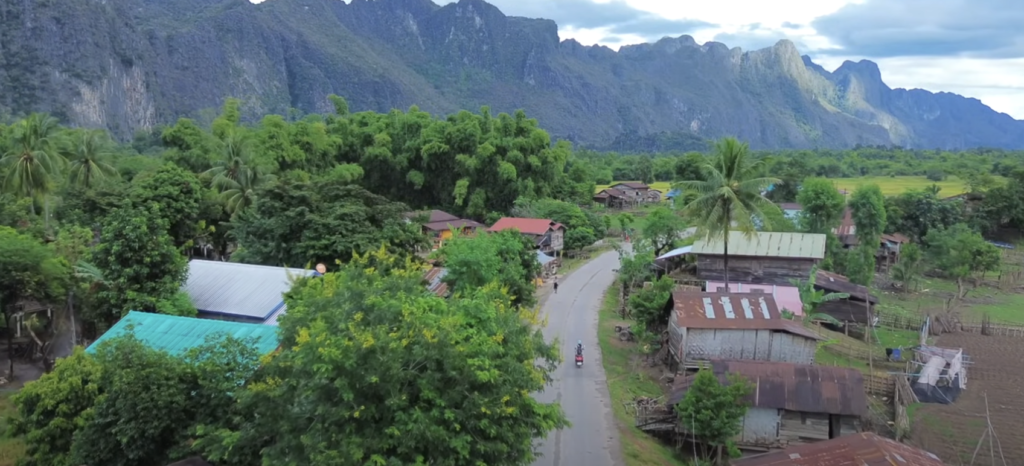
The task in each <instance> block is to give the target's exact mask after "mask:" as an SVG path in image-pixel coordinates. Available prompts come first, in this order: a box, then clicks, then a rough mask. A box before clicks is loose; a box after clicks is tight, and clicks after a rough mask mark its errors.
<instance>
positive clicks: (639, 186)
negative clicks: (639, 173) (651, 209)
mask: <svg viewBox="0 0 1024 466" xmlns="http://www.w3.org/2000/svg"><path fill="white" fill-rule="evenodd" d="M609 188H612V189H617V190H619V191H621V192H622V193H624V194H625V195H626V197H629V198H633V199H636V200H637V202H646V201H647V193H648V192H650V190H651V187H650V186H647V184H645V183H640V182H632V181H628V182H622V183H615V184H613V185H611V186H609Z"/></svg>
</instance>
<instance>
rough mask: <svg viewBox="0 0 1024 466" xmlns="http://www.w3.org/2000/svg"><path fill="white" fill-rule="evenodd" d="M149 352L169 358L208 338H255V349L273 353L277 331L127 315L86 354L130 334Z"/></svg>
mask: <svg viewBox="0 0 1024 466" xmlns="http://www.w3.org/2000/svg"><path fill="white" fill-rule="evenodd" d="M129 326H134V327H133V329H132V330H131V331H133V332H134V334H135V338H138V339H139V340H140V341H142V343H144V344H146V345H147V346H149V347H150V348H153V349H157V350H162V351H166V352H168V353H171V354H175V355H177V354H182V353H184V352H186V351H188V350H190V349H192V348H195V347H197V346H200V345H202V344H203V343H205V342H206V337H207V336H208V335H214V334H221V335H231V336H233V337H235V338H239V339H247V338H250V337H254V338H257V341H256V349H257V350H259V352H260V354H266V353H269V352H271V351H274V350H275V349H277V346H278V343H277V327H275V326H273V325H263V324H244V323H240V322H229V321H224V320H209V319H196V318H192V317H178V316H169V315H166V314H153V313H149V312H137V311H131V312H129V313H128V315H126V316H124V318H122V319H121V320H120V321H118V323H117V324H115V325H114V326H113V327H111V328H110V330H107V332H106V333H104V334H103V335H102V336H101V337H100V338H99V339H98V340H96V341H94V342H93V343H92V344H91V345H89V348H87V349H86V352H89V353H94V352H96V348H97V347H98V346H99V345H100V344H101V343H103V342H104V341H108V340H113V339H115V338H117V337H119V336H122V335H125V334H127V333H129V332H130V330H129V328H128V327H129Z"/></svg>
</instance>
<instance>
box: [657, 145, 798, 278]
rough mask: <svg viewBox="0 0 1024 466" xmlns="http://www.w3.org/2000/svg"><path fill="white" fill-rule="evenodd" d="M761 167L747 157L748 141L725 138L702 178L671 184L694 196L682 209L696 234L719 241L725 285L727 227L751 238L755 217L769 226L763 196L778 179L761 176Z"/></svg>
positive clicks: (770, 203)
mask: <svg viewBox="0 0 1024 466" xmlns="http://www.w3.org/2000/svg"><path fill="white" fill-rule="evenodd" d="M762 169H763V165H762V163H761V162H760V161H757V160H753V159H752V158H751V157H750V148H749V147H748V146H747V144H745V143H742V142H740V141H738V140H737V139H735V138H725V139H722V140H720V141H718V142H717V143H715V157H714V159H713V162H711V163H706V164H704V166H703V167H701V170H700V173H701V177H702V179H699V180H682V181H677V182H676V183H674V185H673V187H675V188H678V189H679V190H680V191H683V192H692V193H694V194H695V195H696V196H697V197H696V199H694V200H693V201H692V202H690V203H689V204H687V205H686V207H685V208H684V210H685V211H686V213H687V215H689V216H690V217H691V218H692V219H693V220H694V223H696V225H697V236H698V237H703V238H704V239H705V240H706V241H712V240H718V239H721V240H722V245H723V248H722V257H723V258H724V264H723V265H724V268H725V283H726V286H727V287H728V286H729V285H728V284H729V231H730V229H732V228H736V229H737V230H739V231H741V232H743V234H744V235H745V236H748V237H752V236H753V234H754V231H755V218H756V219H757V223H759V224H761V225H763V226H764V227H766V228H767V227H769V221H768V218H767V216H766V215H765V211H766V210H767V209H769V208H771V207H772V202H771V201H769V200H768V199H767V198H765V197H764V192H765V189H766V188H767V187H768V186H770V185H771V184H773V183H779V182H780V180H779V179H777V178H771V177H764V176H761V170H762Z"/></svg>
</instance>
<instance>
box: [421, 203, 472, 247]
mask: <svg viewBox="0 0 1024 466" xmlns="http://www.w3.org/2000/svg"><path fill="white" fill-rule="evenodd" d="M405 215H406V220H407V221H419V222H420V226H421V228H422V231H423V234H424V235H426V236H427V237H428V238H430V241H431V244H432V246H431V250H437V249H439V248H440V247H441V246H444V242H445V241H447V240H449V239H451V238H452V237H454V236H455V234H456V233H459V234H460V235H467V236H472V235H474V234H476V232H477V230H480V229H484V228H486V226H484V225H483V224H482V223H477V222H474V221H473V220H466V219H462V218H459V217H456V216H454V215H452V214H449V213H448V212H444V211H441V210H430V211H427V212H409V213H407V214H405Z"/></svg>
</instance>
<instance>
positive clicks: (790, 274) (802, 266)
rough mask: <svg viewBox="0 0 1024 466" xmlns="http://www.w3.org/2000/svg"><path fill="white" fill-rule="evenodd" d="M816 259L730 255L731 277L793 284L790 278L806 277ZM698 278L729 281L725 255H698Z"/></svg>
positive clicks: (735, 280)
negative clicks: (726, 277) (727, 279)
mask: <svg viewBox="0 0 1024 466" xmlns="http://www.w3.org/2000/svg"><path fill="white" fill-rule="evenodd" d="M818 262H819V261H818V260H816V259H787V258H776V257H746V256H729V281H730V282H732V283H735V282H746V283H757V284H762V285H784V286H792V282H790V280H806V279H807V277H808V276H809V275H810V274H811V268H812V267H813V266H814V265H815V264H816V263H818ZM697 278H699V279H701V280H708V281H719V282H724V281H725V260H724V258H723V257H722V256H716V255H707V254H701V255H699V256H697Z"/></svg>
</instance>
